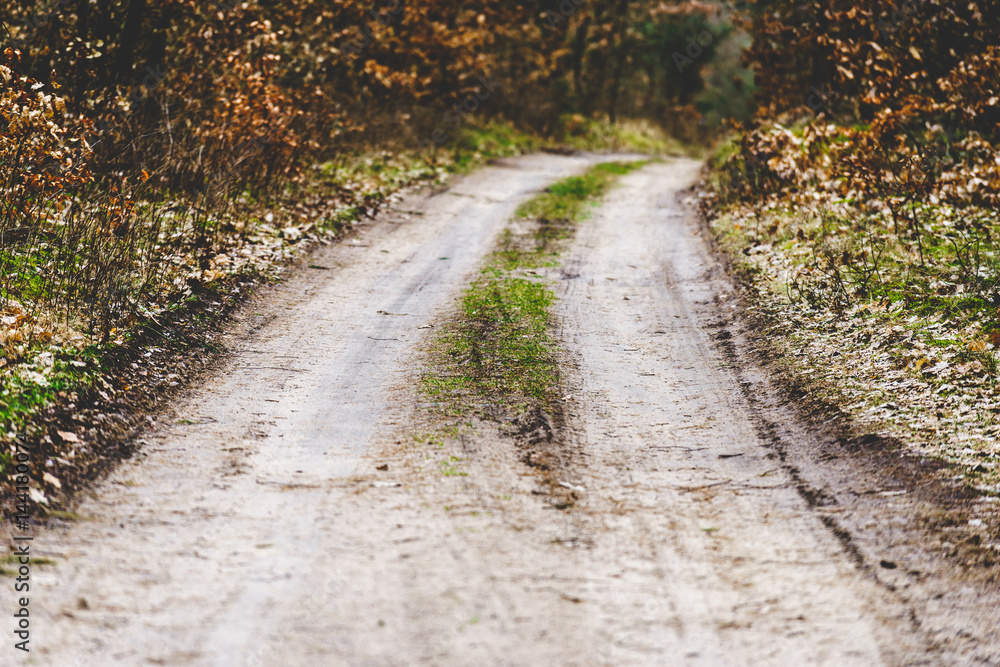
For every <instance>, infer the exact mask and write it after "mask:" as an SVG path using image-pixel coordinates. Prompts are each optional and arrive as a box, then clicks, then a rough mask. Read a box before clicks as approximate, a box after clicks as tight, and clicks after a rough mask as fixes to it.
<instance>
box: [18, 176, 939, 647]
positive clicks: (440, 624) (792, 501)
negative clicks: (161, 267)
mask: <svg viewBox="0 0 1000 667" xmlns="http://www.w3.org/2000/svg"><path fill="white" fill-rule="evenodd" d="M586 163H587V161H586V160H585V159H583V158H556V157H530V158H525V159H521V160H517V161H513V162H511V163H508V164H507V165H506V166H498V167H491V168H489V169H486V170H483V171H481V172H479V173H477V174H475V175H473V176H471V177H468V178H466V179H464V180H463V181H461V182H460V183H459V184H458V186H457V187H455V188H454V189H453V190H452V191H450V192H447V193H444V194H441V195H438V196H435V197H432V198H430V199H426V200H424V199H415V200H413V201H410V202H407V203H406V204H404V205H403V206H402V207H400V208H398V209H397V210H396V212H395V213H393V214H392V215H390V216H389V217H388V219H386V220H383V221H382V222H380V223H378V224H376V225H375V226H373V227H372V228H371V229H369V230H366V231H363V232H362V233H361V234H360V235H359V236H358V240H357V243H356V244H355V245H356V247H351V246H350V245H349V244H347V245H341V246H338V247H335V248H331V249H328V250H325V251H322V252H321V253H320V254H319V255H317V257H316V259H315V260H314V262H315V263H316V264H318V265H323V266H327V267H328V268H329V269H330V270H329V271H321V270H315V271H311V272H308V275H305V276H302V277H300V278H297V279H295V280H292V281H290V282H289V283H288V284H286V285H285V286H284V287H283V288H282V289H281V290H279V291H278V293H277V294H275V295H274V296H273V297H272V298H271V299H270V301H269V302H268V303H265V304H261V305H260V307H259V308H260V309H259V311H258V312H259V313H260V315H259V316H258V315H257V314H255V313H254V312H249V311H248V312H247V313H245V315H244V322H243V323H242V324H241V325H240V326H241V327H242V329H239V328H238V330H237V331H235V332H234V345H238V346H239V347H240V348H241V349H239V351H238V352H237V353H236V354H235V355H234V356H233V358H232V360H231V362H229V363H228V365H227V366H225V367H224V368H222V369H220V371H219V373H218V374H217V375H215V376H214V377H212V378H209V379H207V380H206V381H205V382H204V383H203V385H202V386H200V387H198V388H196V389H194V390H193V391H192V392H191V395H190V396H189V397H188V398H187V399H186V400H184V401H181V402H179V403H178V405H176V406H175V409H174V410H175V415H174V416H173V418H172V419H171V420H169V421H171V422H173V423H170V424H164V426H162V427H159V428H157V429H155V430H154V431H153V432H151V433H150V434H149V435H148V436H147V438H146V440H147V444H146V446H145V448H144V453H143V455H142V456H140V457H138V458H137V460H135V461H133V462H129V463H128V464H126V465H124V466H122V467H121V468H120V469H119V470H118V471H117V472H116V473H115V474H114V475H112V476H111V478H110V479H109V480H108V481H107V482H105V483H104V484H103V485H102V486H100V487H99V488H98V489H97V491H96V494H95V495H94V497H93V498H91V499H89V500H86V501H85V502H84V503H82V505H81V507H80V508H79V512H80V514H82V515H83V516H85V517H88V518H87V519H86V520H84V521H81V522H78V523H75V524H72V525H70V526H67V527H64V528H61V529H53V530H51V531H49V532H47V533H45V534H44V535H40V536H39V537H38V538H37V540H36V543H35V548H36V550H37V552H38V553H39V554H40V555H42V554H43V553H44V555H49V556H51V557H53V558H55V559H56V561H57V562H58V565H57V566H55V567H46V568H42V569H41V570H40V573H39V575H38V579H37V581H36V583H37V584H38V585H39V588H40V592H39V593H37V594H36V596H35V598H34V599H33V602H32V605H36V606H35V607H34V608H35V610H36V612H35V613H37V617H36V621H35V626H34V627H35V628H36V629H35V634H34V636H33V640H32V641H33V645H34V646H35V651H34V652H33V654H32V659H33V662H34V664H45V665H66V666H72V665H113V664H123V665H141V664H167V665H185V664H192V665H285V664H287V665H340V664H351V665H355V664H356V665H368V664H370V665H394V664H429V665H508V664H509V665H526V664H530V665H554V664H576V665H605V664H607V665H647V664H648V665H807V664H808V665H838V666H840V665H879V664H887V665H900V664H945V663H942V662H941V661H940V658H939V657H938V656H936V654H935V653H933V652H932V651H931V650H930V649H929V648H928V647H927V646H925V644H924V640H923V639H922V636H921V634H920V633H919V632H918V631H917V629H916V628H915V627H914V624H913V623H912V622H911V620H910V616H909V610H908V609H906V608H904V607H903V606H902V605H901V604H900V603H899V602H898V601H897V600H896V599H895V598H894V597H893V596H891V595H888V594H887V593H886V591H885V590H884V588H882V587H880V586H879V585H878V584H877V583H876V582H874V581H873V580H872V578H871V577H868V576H866V575H865V574H864V573H863V572H861V571H859V570H857V569H856V568H855V567H854V565H853V564H852V561H851V559H850V557H849V555H848V554H846V553H845V552H844V550H843V548H842V547H841V545H840V543H839V542H838V541H837V539H836V538H835V537H834V536H833V535H832V534H831V532H830V531H829V529H828V528H827V527H825V526H824V524H823V522H822V521H821V520H820V518H819V517H818V516H817V513H816V512H815V511H813V510H810V509H809V508H808V507H807V506H806V504H805V502H804V501H803V500H802V499H801V498H800V496H799V495H798V494H797V493H796V491H795V488H794V485H793V484H792V483H791V480H790V479H789V478H788V476H787V475H786V474H785V473H784V472H783V471H782V469H781V468H780V467H778V466H776V465H775V464H774V463H773V461H771V460H770V459H768V458H767V451H766V448H765V446H764V443H762V442H760V440H759V438H758V436H757V434H756V431H755V430H754V428H753V425H752V423H751V417H750V409H749V408H748V407H747V405H746V403H745V401H744V399H743V394H742V393H741V391H740V388H739V385H738V383H737V381H736V379H735V375H734V374H733V373H732V372H731V369H729V368H727V367H726V362H725V360H724V358H723V356H722V355H721V354H720V353H719V351H718V350H717V349H716V347H715V346H713V344H712V341H711V339H710V337H709V334H708V333H707V331H706V328H705V326H706V324H708V322H707V321H706V319H707V318H711V317H714V316H717V314H718V312H719V309H720V308H725V302H726V294H727V293H728V291H729V290H730V289H731V288H730V287H729V286H728V285H727V284H726V282H725V281H724V280H723V279H722V278H721V276H720V275H719V271H718V268H717V267H716V266H715V265H714V264H713V261H712V259H711V257H710V255H709V254H708V252H707V250H706V247H705V245H704V243H703V242H702V241H701V240H700V239H699V238H698V237H697V236H696V234H695V232H696V226H695V225H693V224H692V223H691V222H690V219H689V216H688V212H687V211H686V209H685V208H684V207H683V206H682V205H681V204H680V203H679V202H678V200H677V197H676V192H678V191H679V190H681V189H682V188H683V187H685V186H686V185H687V184H689V183H690V182H691V181H692V180H693V179H694V178H695V176H696V173H697V165H696V164H695V163H693V162H687V161H679V162H674V163H671V164H666V165H652V166H649V167H647V168H645V169H643V170H640V171H638V172H635V173H633V174H631V175H629V176H628V177H626V178H624V179H623V182H622V184H621V186H620V187H619V188H618V189H616V190H615V191H614V192H613V193H612V194H611V195H610V197H609V199H608V202H607V204H606V205H605V206H604V207H603V208H602V209H601V211H600V212H599V213H598V214H597V215H595V217H594V219H593V220H592V221H589V222H586V223H583V224H582V225H581V228H580V232H579V234H578V237H577V240H576V241H575V243H574V245H573V247H572V249H571V250H570V251H569V252H568V254H567V256H566V261H565V262H564V267H563V270H562V272H561V273H560V274H558V275H554V276H553V277H556V278H558V280H559V283H558V285H559V290H558V291H559V294H560V297H561V298H560V301H559V303H558V305H557V315H558V317H559V319H560V322H561V332H560V335H561V337H562V339H563V344H564V348H565V353H566V361H567V364H566V382H567V392H568V395H567V398H566V401H565V402H566V405H567V408H566V411H567V418H568V427H567V429H566V432H565V433H564V434H563V437H562V440H561V444H560V446H561V447H563V448H564V449H565V452H566V457H567V460H569V461H570V462H571V463H570V465H569V467H568V468H567V469H566V470H565V471H563V472H562V473H561V474H563V475H564V476H565V477H566V479H565V480H563V481H565V482H566V483H567V484H570V485H573V486H574V487H576V488H577V489H578V495H579V496H580V501H579V502H578V503H577V504H576V505H575V506H574V507H572V508H571V509H569V510H558V509H554V508H553V507H552V504H551V503H549V502H547V499H546V496H545V494H544V493H543V492H542V491H541V490H540V489H541V487H540V485H539V483H538V479H537V477H536V476H535V475H534V474H533V473H532V472H531V471H530V470H528V469H527V468H526V467H525V466H524V464H523V463H522V462H521V457H520V456H519V454H518V452H517V450H516V448H515V447H514V446H513V445H512V443H511V441H510V440H509V439H508V438H505V437H504V436H503V435H501V434H500V433H498V432H497V431H495V430H494V429H492V428H491V427H489V426H487V425H481V426H480V427H479V429H478V431H476V432H475V434H467V435H464V436H462V437H461V438H460V439H458V440H456V441H453V442H448V443H445V445H444V446H443V447H440V448H439V447H436V446H433V445H422V444H418V443H415V442H414V441H413V439H412V438H408V437H407V436H408V435H412V431H413V429H414V426H413V424H412V423H411V420H412V419H414V418H415V416H416V415H417V413H418V411H419V410H418V408H417V407H416V402H417V401H418V399H417V398H416V396H415V394H414V392H413V391H412V385H413V381H414V379H415V378H416V377H417V376H418V373H419V363H420V362H421V360H422V359H423V356H422V355H421V352H420V349H419V343H420V341H421V340H422V339H423V337H424V336H425V334H426V332H427V331H429V330H430V329H422V328H421V327H426V326H427V325H432V324H434V322H435V321H436V318H438V317H441V316H442V314H443V313H445V312H446V310H447V307H448V305H449V303H450V302H451V300H453V298H454V296H455V295H456V294H457V290H458V289H459V288H460V287H461V286H462V285H463V283H464V281H466V280H467V279H468V277H469V276H470V275H471V273H472V271H473V270H474V268H475V266H476V262H477V261H478V259H479V258H481V256H482V254H483V253H484V252H485V251H486V249H487V248H488V246H489V243H490V242H491V239H492V238H494V236H495V235H496V233H497V232H498V231H499V230H500V229H502V227H503V223H504V221H505V220H506V219H507V218H508V217H509V216H510V214H511V213H512V212H513V209H514V207H515V206H516V204H517V202H518V201H519V200H521V199H523V198H524V197H526V196H528V194H529V193H530V192H532V191H533V190H537V189H538V188H540V187H542V186H543V185H544V184H545V183H547V182H549V181H551V180H553V179H554V178H556V177H558V176H560V175H563V174H565V173H570V172H573V171H578V170H580V169H582V168H583V167H585V166H586ZM407 207H412V208H415V209H419V212H420V214H417V213H416V212H415V211H413V210H409V209H408V208H407ZM407 210H409V212H407ZM719 302H721V303H722V305H721V306H720V305H719ZM257 320H260V322H257ZM238 336H241V337H242V338H240V340H241V341H242V342H241V343H236V342H235V338H236V337H238ZM164 421H167V420H166V419H164ZM383 465H388V470H384V471H383V470H378V467H379V466H383ZM455 472H459V473H464V474H454V473H455ZM449 473H450V474H449ZM4 650H7V647H4Z"/></svg>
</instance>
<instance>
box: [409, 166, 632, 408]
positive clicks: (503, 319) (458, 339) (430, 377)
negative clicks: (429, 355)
mask: <svg viewBox="0 0 1000 667" xmlns="http://www.w3.org/2000/svg"><path fill="white" fill-rule="evenodd" d="M643 164H645V163H644V162H629V163H614V162H611V163H604V164H600V165H597V166H595V167H593V168H592V169H590V170H589V171H588V172H587V173H585V174H583V175H581V176H572V177H569V178H565V179H563V180H561V181H558V182H557V183H555V184H553V185H552V186H550V187H549V188H547V189H546V190H545V191H544V192H542V193H540V194H539V195H537V196H535V197H533V198H532V199H530V200H529V201H527V202H525V203H524V204H523V205H522V206H521V207H520V208H519V209H518V211H517V214H516V219H515V221H514V222H515V226H520V227H521V229H520V231H519V232H518V233H515V231H514V230H513V229H511V228H509V229H507V230H505V232H504V233H503V234H502V235H501V236H500V239H499V241H498V243H497V247H496V249H495V250H494V252H493V253H491V255H490V256H489V257H488V258H487V260H486V264H485V266H484V268H483V270H482V272H481V273H480V275H479V277H478V278H476V279H475V280H474V281H473V282H472V283H471V284H470V285H469V287H468V289H466V291H465V293H464V294H463V295H462V297H461V300H460V303H459V311H458V314H457V317H456V318H455V320H454V321H452V322H451V324H450V325H449V326H448V327H446V328H445V329H444V330H443V331H442V332H441V333H440V334H439V335H438V337H437V339H436V341H435V342H434V348H433V354H434V356H435V357H436V359H435V361H436V363H435V364H433V365H434V368H435V370H434V371H433V372H431V373H428V374H427V375H426V376H425V377H424V381H423V384H424V390H425V392H426V393H427V394H428V395H429V396H431V397H433V398H434V399H435V400H436V401H437V402H438V404H439V405H440V406H441V408H442V409H443V410H444V411H445V412H446V413H449V414H451V415H453V416H458V415H463V414H466V413H468V412H470V411H471V412H475V413H477V414H479V415H480V416H482V417H487V418H494V419H511V418H513V417H516V416H517V415H518V414H521V413H523V412H525V411H527V410H529V409H531V408H535V407H538V408H542V409H549V408H551V402H552V400H553V396H554V390H555V387H556V386H557V385H558V382H559V369H558V365H557V363H556V358H555V343H554V341H553V340H552V337H551V333H550V325H551V320H552V315H551V306H552V304H553V302H554V301H555V293H554V292H553V290H552V287H551V284H550V282H549V280H548V279H546V278H545V277H544V276H543V275H541V273H539V272H537V271H535V270H536V269H541V268H543V267H544V268H553V267H554V266H556V265H557V263H558V257H559V254H560V252H561V250H562V249H563V248H564V246H565V244H566V243H567V242H568V240H569V239H570V238H571V237H572V235H573V231H574V228H575V224H576V223H577V222H579V221H580V220H583V219H584V218H585V217H586V215H587V214H588V213H589V211H590V208H591V206H592V205H593V204H594V203H595V202H597V201H598V200H599V198H600V197H602V196H603V195H604V194H605V193H606V192H607V191H608V189H609V188H610V187H611V186H612V184H613V183H614V181H615V179H617V178H618V177H619V176H622V175H624V174H627V173H628V172H630V171H632V170H634V169H637V168H638V167H640V166H642V165H643ZM525 228H526V229H527V230H528V231H525Z"/></svg>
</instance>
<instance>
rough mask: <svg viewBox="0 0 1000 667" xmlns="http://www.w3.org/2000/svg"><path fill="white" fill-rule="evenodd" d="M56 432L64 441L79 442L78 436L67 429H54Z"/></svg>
mask: <svg viewBox="0 0 1000 667" xmlns="http://www.w3.org/2000/svg"><path fill="white" fill-rule="evenodd" d="M56 433H57V434H59V437H60V438H62V439H63V440H65V441H66V442H80V438H78V437H77V436H76V433H70V432H69V431H56Z"/></svg>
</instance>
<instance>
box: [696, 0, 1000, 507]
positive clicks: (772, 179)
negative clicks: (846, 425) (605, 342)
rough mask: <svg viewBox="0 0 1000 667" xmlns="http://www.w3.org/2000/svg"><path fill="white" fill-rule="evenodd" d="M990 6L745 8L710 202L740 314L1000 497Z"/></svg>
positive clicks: (998, 34) (905, 437) (998, 256)
mask: <svg viewBox="0 0 1000 667" xmlns="http://www.w3.org/2000/svg"><path fill="white" fill-rule="evenodd" d="M998 11H1000V10H998V7H997V6H996V5H995V3H982V2H972V3H968V2H951V1H950V0H946V1H944V2H936V3H917V2H913V3H904V4H903V5H902V6H898V5H895V4H892V3H888V2H882V1H876V0H871V1H868V2H862V3H857V2H833V3H832V4H831V3H828V2H826V3H818V2H817V3H813V2H809V3H805V4H798V5H790V4H786V3H771V2H765V3H758V6H757V8H756V9H755V10H754V11H753V12H752V13H751V14H750V16H749V18H748V28H747V29H748V32H749V33H750V35H751V38H752V44H751V46H750V47H749V49H748V51H747V56H746V57H747V59H748V61H749V63H750V64H751V65H753V67H754V69H755V73H756V84H757V85H758V86H759V89H760V96H759V102H760V109H759V111H758V114H757V116H756V118H755V119H754V120H753V122H752V123H750V124H748V125H746V126H744V127H743V128H742V129H741V131H740V132H738V133H737V134H736V135H735V136H734V137H733V138H731V139H730V140H729V141H727V142H725V143H723V144H722V145H721V146H720V147H719V148H718V149H717V151H716V152H715V154H714V156H713V157H712V159H711V160H710V167H711V170H710V175H709V181H710V187H709V190H710V194H709V196H708V198H707V199H706V200H705V209H706V212H707V213H708V216H709V218H710V221H711V225H712V229H713V231H714V232H715V233H716V235H717V237H718V238H719V239H720V242H721V245H722V247H723V248H725V249H726V250H727V251H728V252H729V254H730V256H731V257H732V258H733V259H734V262H735V266H736V268H737V269H738V270H739V272H740V273H741V275H742V276H743V278H744V279H745V283H746V285H747V286H748V288H749V300H750V301H751V303H752V304H753V305H752V307H751V310H752V312H754V313H756V315H757V320H758V322H759V323H760V324H761V326H762V327H764V329H765V330H766V331H767V333H768V334H770V335H771V336H772V340H773V341H775V342H776V344H777V345H778V346H779V347H780V348H781V349H782V350H783V352H784V354H785V357H786V359H789V360H791V361H792V363H793V364H794V365H795V366H796V368H797V372H798V374H799V375H800V376H803V375H804V376H806V377H807V378H809V379H810V380H811V381H812V385H813V386H814V388H815V390H816V391H823V392H828V394H829V398H830V400H831V401H834V402H835V403H837V404H838V405H840V406H842V407H843V408H844V409H846V411H847V412H848V413H849V414H850V415H851V416H852V417H853V419H854V420H855V422H856V423H857V424H859V425H861V426H862V427H864V428H867V429H870V430H873V431H877V432H880V433H883V434H885V435H888V436H893V437H895V438H896V439H897V440H899V441H901V442H903V443H906V448H905V451H907V452H909V453H914V454H918V455H924V456H927V457H931V458H936V459H941V460H944V461H946V462H948V463H951V464H953V465H954V466H955V470H954V473H955V475H956V476H957V477H958V479H961V480H963V481H965V482H967V483H968V484H970V485H971V486H974V487H975V488H977V489H979V490H980V491H982V492H987V493H992V494H996V493H1000V445H998V443H1000V391H998V389H1000V387H998V382H1000V374H998V359H1000V357H998V355H1000V236H998V234H1000V219H998V213H997V205H998V203H1000V117H998V116H997V113H996V109H997V106H996V105H997V99H998V96H1000V29H998V27H997V26H1000V14H998Z"/></svg>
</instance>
